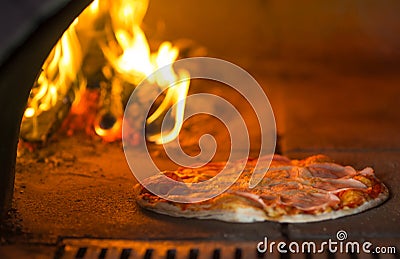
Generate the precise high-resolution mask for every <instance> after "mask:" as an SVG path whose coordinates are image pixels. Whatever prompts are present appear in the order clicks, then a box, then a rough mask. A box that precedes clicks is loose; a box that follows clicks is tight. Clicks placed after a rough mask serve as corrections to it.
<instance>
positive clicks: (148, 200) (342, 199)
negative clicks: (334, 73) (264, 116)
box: [135, 155, 389, 223]
mask: <svg viewBox="0 0 400 259" xmlns="http://www.w3.org/2000/svg"><path fill="white" fill-rule="evenodd" d="M270 160H271V158H270V157H269V159H266V158H264V159H263V158H260V159H258V160H256V159H249V160H248V161H247V162H246V166H245V169H244V171H243V172H242V173H241V175H240V177H239V178H238V180H237V181H236V182H235V183H234V184H233V185H232V186H230V187H229V189H227V190H226V191H225V192H223V193H222V194H220V195H218V196H216V197H214V198H211V199H209V200H206V201H201V202H196V203H179V202H172V201H168V200H166V199H163V198H160V197H158V196H157V195H154V194H152V193H151V192H149V191H148V190H147V189H145V188H144V187H143V186H142V185H140V184H138V185H136V186H135V189H136V192H137V203H138V204H139V205H140V206H141V207H143V208H145V209H149V210H152V211H155V212H158V213H161V214H166V215H170V216H177V217H188V218H200V219H217V220H222V221H228V222H259V221H266V220H269V221H277V222H291V223H294V222H313V221H321V220H327V219H335V218H339V217H343V216H347V215H352V214H356V213H360V212H362V211H365V210H367V209H370V208H373V207H376V206H378V205H379V204H381V203H383V202H384V201H385V200H386V199H387V198H388V197H389V192H388V189H387V187H386V186H385V185H384V184H383V183H382V182H381V181H380V180H379V179H378V178H377V177H376V176H375V174H374V171H373V169H372V168H370V167H367V168H365V169H363V170H360V171H357V170H355V169H354V168H353V167H351V166H342V165H339V164H336V163H334V162H332V160H331V159H329V158H328V157H327V156H324V155H315V156H311V157H308V158H306V159H303V160H290V159H288V158H286V157H284V156H280V155H274V156H273V158H272V161H271V163H270ZM241 162H243V161H241ZM257 162H258V163H259V164H260V165H263V162H264V164H265V165H264V166H265V169H266V170H267V172H266V174H265V176H264V178H263V179H262V180H261V182H260V183H259V184H258V185H257V186H256V187H254V188H249V180H250V178H251V175H252V173H253V169H254V168H255V165H256V163H257ZM238 163H239V162H238ZM225 166H226V164H225V163H214V162H213V163H209V164H207V165H206V166H203V167H201V168H179V169H177V170H176V171H166V172H163V175H165V176H168V177H170V178H172V179H174V180H176V181H181V182H185V183H198V182H201V181H206V180H209V179H211V178H212V177H214V176H216V175H217V174H218V173H219V172H220V171H221V170H222V168H224V167H225ZM268 166H269V167H268ZM148 180H149V181H151V182H152V183H154V184H158V185H159V186H160V188H163V183H162V182H161V181H162V180H161V178H160V177H159V176H158V175H156V176H152V177H150V179H148ZM189 198H190V197H189Z"/></svg>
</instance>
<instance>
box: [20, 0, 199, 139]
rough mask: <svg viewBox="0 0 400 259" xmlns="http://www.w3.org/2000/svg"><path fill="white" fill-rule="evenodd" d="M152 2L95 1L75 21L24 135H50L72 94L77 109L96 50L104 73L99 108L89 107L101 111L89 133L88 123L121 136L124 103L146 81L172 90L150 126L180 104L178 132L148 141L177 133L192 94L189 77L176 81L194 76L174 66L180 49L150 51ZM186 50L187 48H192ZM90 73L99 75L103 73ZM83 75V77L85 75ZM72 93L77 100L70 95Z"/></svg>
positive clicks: (41, 84) (46, 72)
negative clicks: (145, 25) (146, 26)
mask: <svg viewBox="0 0 400 259" xmlns="http://www.w3.org/2000/svg"><path fill="white" fill-rule="evenodd" d="M147 6H148V2H147V1H146V0H140V1H127V0H118V1H111V0H96V1H94V2H93V3H92V4H91V5H90V6H89V7H88V8H87V9H86V10H85V11H84V12H83V13H82V14H81V15H80V16H79V17H78V18H77V19H76V20H75V22H74V24H73V25H71V27H70V28H69V29H68V30H67V31H66V32H65V33H64V35H63V37H62V38H61V39H60V41H59V42H58V43H57V45H56V47H55V48H54V49H53V51H52V54H51V55H50V56H49V58H48V60H47V61H46V62H45V64H44V65H43V71H42V73H41V74H40V76H39V79H38V81H37V83H36V85H37V87H34V88H33V89H32V92H31V98H30V99H29V101H28V106H27V108H26V111H25V116H24V119H23V122H22V127H21V128H22V130H21V137H22V138H23V139H25V140H28V141H45V140H46V139H48V137H49V136H50V135H51V134H52V133H54V132H55V131H56V130H57V128H59V126H60V125H61V123H60V122H62V121H63V120H64V118H65V117H66V116H67V114H68V112H69V110H70V107H71V103H72V102H73V100H74V97H72V93H73V94H74V95H76V96H77V97H78V100H77V101H75V103H74V104H73V105H72V110H74V105H77V103H79V97H80V96H82V95H84V91H85V88H86V86H87V84H86V82H87V81H90V79H89V78H88V76H90V75H89V74H85V73H84V71H88V70H90V69H85V68H83V66H82V63H83V62H82V60H86V58H87V57H89V56H90V55H91V54H93V53H94V52H95V51H96V50H97V51H100V53H101V55H100V56H97V57H95V59H97V61H99V62H98V63H99V64H101V65H100V66H96V67H97V69H100V70H101V71H102V74H104V78H102V79H101V80H99V81H98V82H97V83H95V85H97V86H96V87H97V88H99V89H100V90H99V92H100V95H99V98H98V104H97V106H98V107H97V109H90V110H91V111H93V110H96V111H95V112H96V115H95V116H94V117H95V119H94V120H92V119H88V120H87V123H89V124H90V125H86V127H85V131H86V132H88V131H89V130H88V129H87V127H91V128H93V129H94V131H95V132H96V134H97V135H99V136H100V137H101V138H102V139H103V140H105V141H115V140H119V139H121V124H122V117H123V106H124V105H125V104H126V103H127V99H128V98H127V97H129V96H130V94H131V93H132V91H133V89H134V88H135V86H136V85H138V84H139V83H140V82H141V81H142V80H144V79H146V80H149V81H150V82H151V83H154V84H156V85H157V86H158V87H159V88H160V89H167V90H166V95H165V98H164V99H163V100H162V101H161V103H160V105H159V107H158V108H157V109H156V110H155V111H154V113H153V114H152V115H150V117H149V118H148V119H147V124H152V123H153V122H154V121H157V120H158V119H159V118H162V117H163V115H165V113H166V111H167V110H168V109H169V108H171V107H172V106H173V105H174V104H178V105H177V106H178V108H177V109H176V110H175V111H173V117H174V126H173V127H172V129H173V130H172V131H171V132H170V133H168V134H166V135H165V136H164V137H161V135H160V132H155V134H152V135H151V136H149V140H150V141H153V142H156V143H165V142H168V141H171V140H173V139H174V138H176V137H177V136H178V134H179V130H180V128H181V127H182V123H183V122H182V118H183V110H184V106H185V103H184V102H181V101H182V100H184V99H185V97H186V95H187V91H188V87H189V80H185V82H183V83H179V84H178V85H174V86H171V84H172V83H174V82H176V81H178V80H179V79H183V78H185V79H188V78H189V75H188V74H187V73H185V72H183V71H179V73H177V72H175V71H174V70H173V68H172V65H171V63H172V62H174V61H175V60H176V59H177V58H178V54H179V50H178V48H176V47H174V46H172V44H171V43H170V42H163V43H161V45H160V47H159V49H158V51H157V52H154V53H151V51H150V47H149V44H148V41H147V39H146V36H145V34H144V32H143V31H142V29H141V28H140V25H141V23H142V19H143V17H144V15H145V13H146V10H147ZM76 31H79V32H81V34H78V36H79V35H81V36H80V37H78V36H77V33H76ZM187 45H188V44H186V45H185V46H187ZM185 48H186V50H185V52H187V49H188V48H187V47H185ZM199 49H200V50H201V48H199ZM164 66H167V69H166V70H165V71H166V72H165V73H162V74H161V75H159V76H156V77H155V76H151V75H152V74H153V72H154V71H156V70H157V69H159V68H161V67H164ZM91 73H92V74H96V73H97V74H98V71H91ZM82 74H84V77H83V78H82V79H81V78H80V75H82ZM76 78H78V79H79V80H77V79H76ZM77 82H79V83H77ZM170 86H171V87H170ZM168 87H170V88H168ZM70 91H71V93H70ZM70 96H71V97H72V98H69V97H70ZM65 98H67V100H69V102H70V105H66V106H65V107H64V106H63V105H62V103H63V102H66V100H65ZM80 105H82V103H81V104H80ZM136 108H140V107H136ZM80 109H81V108H80ZM75 110H79V109H75ZM87 111H88V110H86V112H87ZM86 112H85V113H86ZM85 113H79V112H78V113H76V112H75V113H74V117H75V119H72V120H68V121H69V122H70V123H73V122H74V121H76V117H77V116H79V114H80V115H83V114H85ZM86 115H87V114H86ZM144 119H145V118H144ZM64 125H65V123H64ZM69 127H71V129H72V130H67V132H68V134H71V133H72V132H74V131H75V130H76V129H78V128H81V127H77V126H76V125H75V126H74V125H71V126H69Z"/></svg>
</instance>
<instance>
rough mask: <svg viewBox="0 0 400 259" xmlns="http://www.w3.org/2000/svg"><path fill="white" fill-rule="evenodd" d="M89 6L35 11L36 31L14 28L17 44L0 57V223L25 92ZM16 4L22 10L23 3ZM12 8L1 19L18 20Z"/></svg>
mask: <svg viewBox="0 0 400 259" xmlns="http://www.w3.org/2000/svg"><path fill="white" fill-rule="evenodd" d="M26 2H28V1H26ZM90 2H91V1H90V0H83V1H69V0H68V1H66V3H65V2H63V1H58V2H57V3H54V5H56V6H58V7H59V8H51V9H50V8H37V9H36V10H35V11H37V10H42V13H40V15H41V17H44V18H45V19H44V20H43V21H41V22H40V24H39V25H38V26H37V28H32V29H31V30H26V28H24V27H23V26H20V27H18V26H14V27H15V28H16V30H20V31H21V33H20V35H21V37H19V39H20V40H19V41H18V42H13V44H12V45H13V47H14V48H13V50H9V49H12V48H8V49H6V50H7V51H8V52H9V53H10V54H8V53H5V54H4V55H2V56H1V57H5V58H3V60H0V121H1V126H2V127H0V141H1V145H0V218H1V219H3V218H4V217H5V216H6V213H7V211H8V209H10V207H11V202H12V197H13V189H14V179H15V163H16V155H17V145H18V140H19V132H20V125H21V120H22V116H23V113H24V110H25V107H26V104H27V100H28V95H29V92H30V90H31V88H32V86H33V83H34V81H35V79H36V77H37V73H38V71H39V70H40V68H41V66H42V64H43V62H44V60H45V59H46V57H47V56H48V54H49V53H50V51H51V49H52V48H53V46H54V44H55V43H56V42H57V40H58V39H59V38H60V37H61V35H62V33H63V32H64V31H65V30H66V29H67V28H68V26H69V25H70V24H71V23H72V22H73V20H74V19H75V18H76V17H77V16H78V15H79V14H80V13H81V12H82V11H83V10H84V8H86V7H87V6H88V5H89V4H90ZM20 4H21V6H22V5H23V4H25V1H23V2H22V3H20ZM35 4H36V5H37V6H40V7H43V5H44V3H43V2H42V1H37V3H35ZM25 6H29V5H25ZM13 8H15V6H13V5H12V4H5V5H4V8H2V10H1V13H2V16H3V15H4V16H5V17H18V16H12V15H7V13H8V12H13V10H14V9H13ZM43 10H44V12H43ZM32 17H34V16H32ZM35 22H37V20H36V21H35V20H33V21H32V23H35ZM16 24H19V23H18V20H10V21H8V24H7V26H11V27H13V25H16ZM3 28H4V27H3ZM0 33H2V31H0ZM2 54H3V53H2ZM6 56H7V57H6Z"/></svg>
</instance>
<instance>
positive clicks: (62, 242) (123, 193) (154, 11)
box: [0, 0, 400, 258]
mask: <svg viewBox="0 0 400 259" xmlns="http://www.w3.org/2000/svg"><path fill="white" fill-rule="evenodd" d="M135 1H136V0H135ZM91 2H92V1H90V0H83V1H69V0H66V1H60V0H57V1H50V0H40V1H39V0H31V1H27V0H23V1H18V2H15V1H14V2H12V1H8V0H7V1H6V2H5V3H2V4H1V5H2V9H1V11H0V12H1V14H2V15H1V18H0V19H1V24H2V25H1V26H0V33H1V34H2V37H1V41H0V121H1V124H0V125H1V126H0V141H1V143H2V144H1V145H0V168H1V169H0V212H1V215H2V223H1V228H0V238H1V239H0V257H1V258H36V257H38V258H263V257H265V258H269V257H270V256H272V257H274V258H277V257H280V258H290V257H292V256H293V257H296V258H297V257H299V258H319V256H320V257H323V258H342V257H343V258H398V257H399V249H400V227H399V226H400V224H399V221H400V206H399V205H400V200H399V195H400V187H399V186H400V176H399V169H400V133H399V132H400V109H399V108H398V103H399V100H400V97H399V96H400V88H399V85H400V73H399V68H400V36H399V35H400V33H399V32H400V18H399V16H398V14H397V10H398V8H399V7H400V6H399V3H397V2H396V1H392V0H385V1H381V2H379V3H375V2H374V1H369V0H368V1H358V0H351V1H348V2H319V1H315V0H310V1H307V2H302V3H298V2H296V1H286V2H282V1H277V0H268V1H267V0H251V1H248V2H241V1H236V0H235V1H226V0H224V1H218V2H213V1H210V0H206V1H202V2H187V1H182V0H174V1H172V2H165V1H160V0H150V1H149V3H148V10H147V13H146V15H145V16H144V18H143V23H142V24H143V26H142V29H143V31H144V32H145V33H146V35H147V37H148V39H149V45H150V48H151V49H156V46H158V45H159V44H160V43H161V42H162V41H166V40H168V41H171V42H172V44H175V45H177V46H178V47H180V51H181V52H180V53H181V54H180V56H179V57H180V58H184V57H191V56H199V55H201V56H209V57H217V58H222V59H225V60H227V61H230V62H232V63H235V64H237V65H239V66H241V67H243V68H244V69H246V70H247V71H248V72H249V73H250V74H251V75H252V76H253V77H254V78H255V79H256V80H257V81H258V82H259V84H260V85H261V87H262V89H263V90H264V92H265V93H266V95H267V96H268V99H269V101H270V103H271V106H272V109H273V112H274V115H275V119H276V130H277V137H278V140H277V146H276V149H275V150H276V151H275V152H276V153H279V154H283V155H285V156H288V157H290V158H293V159H301V158H304V157H306V156H309V155H313V154H326V155H328V156H330V157H332V158H333V159H334V160H335V161H337V162H338V163H341V164H345V165H352V166H354V167H355V168H357V169H361V168H364V167H366V166H371V167H373V168H374V170H375V171H376V175H377V176H378V177H379V178H380V179H382V181H383V182H384V183H385V184H386V185H387V186H388V188H389V190H390V193H391V196H390V198H389V200H388V201H386V202H385V203H384V204H382V205H381V206H379V207H377V208H374V209H371V210H368V211H366V212H363V213H360V214H357V215H353V216H348V217H343V218H340V219H335V220H327V221H322V222H316V223H301V224H288V223H281V224H279V223H275V222H263V223H251V224H232V223H225V222H219V221H214V220H196V219H183V218H174V217H168V216H165V215H158V214H155V213H152V212H148V211H144V210H142V209H140V208H139V207H138V206H137V205H136V203H135V193H134V192H133V186H134V185H135V184H136V183H137V181H136V179H135V178H134V176H133V175H132V173H131V171H130V169H129V166H128V164H127V162H126V160H125V156H124V153H123V148H122V144H121V141H120V139H112V140H111V141H109V139H106V138H104V137H103V136H101V134H99V133H98V132H97V134H96V132H95V130H94V128H93V127H92V126H93V125H92V124H91V123H96V119H90V117H85V118H86V120H84V121H83V122H82V121H80V122H81V123H83V125H84V127H81V128H80V130H79V129H77V128H71V127H69V128H68V126H65V124H66V121H67V120H68V118H67V114H64V115H65V118H64V117H63V119H62V120H61V121H57V122H54V121H52V122H51V123H52V124H59V125H58V126H57V129H54V130H53V129H52V130H49V131H50V133H49V135H48V136H47V135H46V138H45V139H43V138H42V139H36V140H34V141H32V139H29V137H26V136H25V137H24V136H23V134H28V135H29V132H28V133H26V131H24V128H23V127H21V122H22V120H23V116H24V113H25V112H26V108H27V104H28V101H29V98H30V92H31V90H32V88H33V87H34V85H35V82H36V81H37V79H38V74H39V73H40V71H41V68H42V66H43V63H44V62H45V60H46V58H47V56H48V55H49V54H50V53H51V50H52V48H53V46H54V45H55V44H56V42H57V41H58V40H59V39H60V37H61V36H62V35H63V32H64V31H65V30H66V29H67V28H68V26H70V25H71V23H73V22H74V20H75V18H76V17H78V16H79V14H80V13H81V12H82V11H83V10H84V9H85V8H86V7H87V6H89V4H91ZM97 26H100V27H101V25H97ZM101 28H102V27H101ZM82 35H84V34H82ZM84 36H87V35H84ZM90 49H91V48H90V47H86V51H87V52H90V51H91V50H90ZM92 52H96V51H93V49H92ZM103 59H104V57H103ZM83 64H84V65H83V67H84V68H83V70H85V72H86V73H87V74H90V75H92V77H91V78H88V79H87V81H85V82H86V86H87V88H88V89H91V90H93V92H96V91H97V90H98V92H97V93H98V96H97V98H98V99H99V98H100V99H101V98H102V93H101V86H100V83H99V80H98V74H96V73H97V72H98V71H100V70H101V69H99V68H98V62H97V60H96V58H94V59H90V60H84V61H83ZM103 72H104V71H103ZM104 73H105V74H107V72H104ZM96 89H97V90H96ZM99 89H100V90H99ZM201 91H208V92H211V93H213V94H216V95H218V96H221V97H224V98H226V99H227V100H229V101H230V102H231V103H232V104H234V105H235V106H238V107H240V108H241V109H243V114H244V116H245V117H246V118H247V119H246V123H248V124H247V125H248V126H249V128H250V132H252V134H253V135H251V136H250V139H251V143H252V146H251V150H250V155H252V154H256V152H257V151H258V149H257V148H258V147H259V146H258V144H257V139H258V137H259V132H258V129H256V123H255V119H254V114H252V113H247V110H246V109H247V108H248V107H247V106H246V104H243V103H242V102H241V101H240V98H239V96H238V95H237V93H235V92H234V91H230V90H229V89H227V88H226V86H223V85H221V84H218V83H215V82H214V83H207V84H205V83H204V82H193V84H192V85H191V86H190V87H189V93H196V92H201ZM74 97H75V96H74ZM96 100H97V99H96ZM102 100H103V104H104V103H105V102H107V100H106V99H104V98H103V99H102ZM104 100H106V101H104ZM73 101H74V100H71V103H72V102H73ZM71 103H69V104H68V105H69V106H68V112H69V109H70V106H71ZM96 105H98V103H96V104H95V106H96ZM95 109H97V110H101V109H99V108H98V106H96V108H95ZM68 112H66V113H68ZM64 115H63V116H64ZM103 115H104V114H103ZM88 118H89V119H88ZM114 119H116V118H114V117H111V118H110V117H107V116H105V115H104V116H102V117H101V122H99V123H98V124H99V125H103V127H104V128H103V130H104V129H108V128H107V125H106V124H107V123H109V122H110V121H111V124H112V125H111V126H113V125H114V123H115V120H114ZM196 122H197V123H196ZM102 123H105V124H102ZM213 123H214V122H212V121H209V120H208V119H207V118H199V119H198V120H197V121H196V120H192V121H190V122H188V124H184V125H183V128H182V134H183V136H182V137H181V140H182V142H183V143H184V145H183V146H184V147H183V149H184V150H185V151H187V152H188V153H191V152H192V153H193V154H196V153H197V152H199V146H198V142H197V141H198V137H199V136H201V135H202V134H205V133H207V132H209V131H211V132H213V134H215V135H216V136H217V137H216V138H217V140H218V139H219V140H220V141H221V142H224V137H223V134H222V133H223V132H224V130H223V129H222V130H220V129H219V124H213ZM52 124H51V125H52ZM104 125H106V126H104ZM49 127H51V126H49ZM65 127H67V128H65ZM221 128H223V127H221ZM221 132H222V133H221ZM219 136H220V138H219ZM149 145H150V147H151V155H152V156H153V157H156V158H157V159H158V160H157V163H158V165H159V166H160V167H161V168H166V169H167V168H168V169H170V168H172V169H173V168H174V166H176V165H175V164H173V163H171V162H170V161H168V159H167V157H166V155H165V153H163V151H162V150H161V149H160V148H159V147H158V146H157V145H156V144H154V143H150V144H149ZM227 152H228V151H227V150H226V149H224V147H221V148H219V149H217V155H216V156H215V157H214V159H215V160H216V161H219V160H221V159H226V156H227ZM340 230H344V231H346V233H347V235H348V239H349V240H353V241H358V242H365V241H369V242H371V243H373V244H374V246H376V247H379V246H381V247H384V248H391V247H394V248H396V250H397V251H396V252H393V251H392V252H393V253H388V254H373V255H367V254H332V253H323V254H320V255H315V254H313V255H311V254H297V255H290V256H289V255H288V254H279V253H277V252H276V253H274V254H272V255H268V254H260V253H257V251H256V247H257V244H258V243H259V242H260V241H263V240H264V238H266V237H267V238H268V240H273V241H275V242H280V241H284V242H291V241H299V242H300V241H315V242H317V243H321V242H323V241H326V240H328V239H330V238H331V239H333V238H335V235H336V233H337V232H338V231H340Z"/></svg>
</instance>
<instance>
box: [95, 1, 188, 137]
mask: <svg viewBox="0 0 400 259" xmlns="http://www.w3.org/2000/svg"><path fill="white" fill-rule="evenodd" d="M147 4H148V3H147V1H131V0H129V1H128V0H119V1H115V2H113V8H111V18H112V25H113V30H114V32H115V38H116V40H117V42H118V46H119V47H120V48H121V49H122V51H121V52H120V54H119V55H118V54H116V53H118V51H117V50H116V49H115V48H113V47H112V46H110V44H109V45H107V46H103V48H102V49H103V52H104V54H105V56H106V58H107V59H108V61H109V62H110V64H111V65H112V66H113V67H114V69H115V70H116V71H117V72H118V73H119V74H120V75H121V76H122V77H123V78H125V79H126V80H127V81H129V82H130V83H132V84H134V85H138V84H139V83H140V82H141V81H142V80H143V79H146V80H148V81H149V82H150V83H156V84H157V85H158V86H159V87H160V88H161V89H162V90H164V89H166V88H167V87H169V88H168V90H167V93H166V96H165V98H164V100H163V101H162V103H161V104H160V106H159V107H158V108H157V110H156V111H155V112H154V113H153V114H152V115H151V116H150V117H149V118H148V119H147V121H146V123H147V124H151V123H152V122H154V121H155V120H156V119H158V118H160V117H161V116H163V114H165V112H166V111H167V110H168V109H169V108H170V107H173V105H175V104H176V107H175V108H174V110H173V111H172V116H173V117H174V119H175V123H174V127H173V129H172V130H171V131H170V132H168V133H166V134H164V133H160V134H156V135H153V136H150V137H148V140H149V141H153V142H156V143H157V144H163V143H167V142H170V141H172V140H174V139H175V138H176V137H177V136H178V135H179V131H180V129H181V127H182V124H183V115H184V110H185V101H184V100H185V98H186V96H187V92H188V88H189V83H190V81H189V78H190V76H189V74H188V73H187V72H186V71H179V73H178V74H177V73H176V72H175V71H174V69H173V68H172V65H171V64H172V63H173V62H174V61H175V60H176V59H177V58H178V55H179V50H178V48H177V47H174V46H172V44H171V43H170V42H168V41H166V42H163V43H162V44H161V45H160V47H159V48H158V51H157V52H155V53H151V51H150V47H149V44H148V41H147V38H146V36H145V34H144V32H143V31H142V29H141V28H140V24H141V21H142V18H143V16H144V14H145V12H146V9H147ZM162 67H165V68H163V70H162V73H156V74H155V76H154V75H152V73H153V72H155V71H156V70H158V69H160V68H162ZM176 82H178V83H177V84H176V85H173V84H175V83H176ZM171 85H173V86H171Z"/></svg>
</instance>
